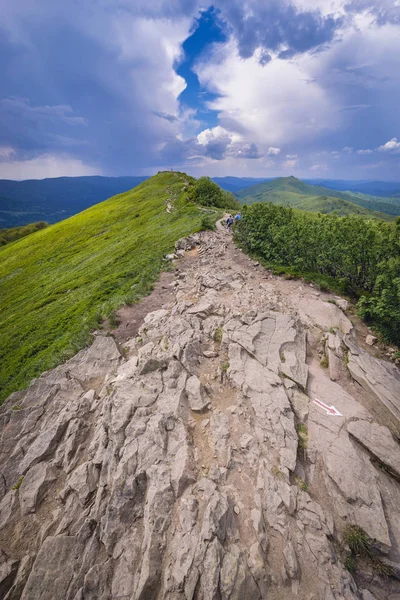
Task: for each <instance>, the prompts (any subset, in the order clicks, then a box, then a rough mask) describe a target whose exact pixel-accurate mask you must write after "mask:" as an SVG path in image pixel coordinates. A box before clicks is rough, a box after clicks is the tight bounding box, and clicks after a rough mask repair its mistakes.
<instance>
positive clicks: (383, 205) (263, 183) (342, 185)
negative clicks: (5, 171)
mask: <svg viewBox="0 0 400 600" xmlns="http://www.w3.org/2000/svg"><path fill="white" fill-rule="evenodd" d="M146 179H147V177H143V176H142V177H140V176H138V177H100V176H94V177H57V178H52V179H42V180H27V181H10V180H5V179H3V180H0V229H3V228H10V227H19V226H22V225H27V224H28V223H33V222H36V221H46V222H47V223H56V222H58V221H62V220H63V219H66V218H68V217H71V216H72V215H75V214H76V213H78V212H81V211H82V210H85V209H86V208H89V207H90V206H93V205H94V204H98V203H99V202H102V201H103V200H106V199H107V198H110V197H111V196H114V195H116V194H120V193H123V192H126V191H128V190H130V189H132V188H134V187H136V186H137V185H139V184H140V183H142V182H143V181H145V180H146ZM213 181H215V182H216V183H217V184H218V185H219V186H220V187H221V188H223V189H225V190H228V191H230V192H233V193H234V194H235V195H236V196H237V197H238V198H239V199H240V200H241V201H242V202H245V203H251V202H256V201H270V202H276V203H279V204H286V205H289V206H295V207H297V208H299V209H302V210H310V211H313V212H333V211H337V212H338V213H339V214H341V215H344V214H350V213H352V214H362V215H364V216H367V217H368V216H369V217H371V216H372V217H375V218H384V219H387V218H388V217H387V215H390V216H392V217H394V216H397V215H400V183H394V182H380V181H376V182H368V181H358V182H357V181H341V180H325V179H318V180H306V181H300V180H299V179H296V178H294V177H280V178H278V179H275V178H268V179H262V178H252V177H214V178H213ZM378 195H381V196H382V197H378ZM328 199H329V200H328ZM349 204H350V205H349ZM368 211H374V212H375V214H374V215H370V214H369V212H368ZM385 215H386V216H385Z"/></svg>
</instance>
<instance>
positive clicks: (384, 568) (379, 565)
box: [372, 558, 394, 579]
mask: <svg viewBox="0 0 400 600" xmlns="http://www.w3.org/2000/svg"><path fill="white" fill-rule="evenodd" d="M372 568H373V570H374V572H375V573H376V575H378V576H379V577H382V578H383V579H388V577H394V569H393V567H391V566H390V565H388V564H386V563H384V562H383V561H381V560H380V559H379V558H374V559H373V561H372Z"/></svg>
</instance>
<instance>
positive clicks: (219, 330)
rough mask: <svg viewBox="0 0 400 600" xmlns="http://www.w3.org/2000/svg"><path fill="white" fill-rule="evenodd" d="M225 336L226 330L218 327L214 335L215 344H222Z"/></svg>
mask: <svg viewBox="0 0 400 600" xmlns="http://www.w3.org/2000/svg"><path fill="white" fill-rule="evenodd" d="M223 335H224V330H223V329H222V327H217V329H216V330H215V331H214V335H213V340H214V342H216V343H217V344H220V343H221V342H222V336H223Z"/></svg>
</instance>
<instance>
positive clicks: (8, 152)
mask: <svg viewBox="0 0 400 600" xmlns="http://www.w3.org/2000/svg"><path fill="white" fill-rule="evenodd" d="M14 154H15V150H14V148H11V147H10V146H0V160H7V159H9V158H11V156H13V155H14Z"/></svg>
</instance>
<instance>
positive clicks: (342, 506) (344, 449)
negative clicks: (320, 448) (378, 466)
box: [324, 432, 391, 551]
mask: <svg viewBox="0 0 400 600" xmlns="http://www.w3.org/2000/svg"><path fill="white" fill-rule="evenodd" d="M324 461H325V466H326V470H327V474H328V475H329V477H330V478H331V479H332V480H333V481H334V482H335V484H336V487H335V491H333V489H332V499H333V501H334V502H335V501H336V502H337V507H338V508H337V509H338V512H339V513H343V512H344V511H346V513H347V515H348V516H349V520H350V522H355V523H356V524H357V525H359V526H360V527H362V529H364V531H365V532H366V533H367V534H368V535H369V536H370V537H371V538H372V539H375V540H376V541H377V543H378V545H380V547H381V548H382V550H385V551H387V550H388V549H389V548H390V547H391V542H390V537H389V531H388V526H387V522H386V518H385V513H384V509H383V505H382V499H381V494H380V492H379V488H378V486H377V478H376V474H375V470H374V467H373V466H372V465H371V463H370V462H369V460H368V458H367V457H366V456H364V454H362V453H360V452H357V451H356V449H355V447H354V445H353V444H352V443H351V441H350V440H349V437H348V436H347V434H345V433H344V432H342V433H341V434H340V435H339V436H338V437H336V439H335V440H334V442H333V443H332V444H331V445H330V446H329V448H328V449H327V451H326V453H325V455H324ZM344 465H346V467H345V468H344ZM355 481H357V485H354V482H355ZM336 490H338V491H339V492H340V494H341V496H338V492H337V491H336ZM343 500H344V501H345V502H343Z"/></svg>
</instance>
